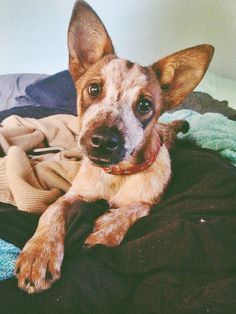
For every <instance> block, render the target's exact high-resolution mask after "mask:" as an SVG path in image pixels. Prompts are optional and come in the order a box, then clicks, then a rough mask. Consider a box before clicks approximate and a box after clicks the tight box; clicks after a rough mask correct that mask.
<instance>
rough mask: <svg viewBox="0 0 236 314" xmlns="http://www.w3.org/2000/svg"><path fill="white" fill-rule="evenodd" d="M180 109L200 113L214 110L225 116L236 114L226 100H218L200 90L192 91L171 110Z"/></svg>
mask: <svg viewBox="0 0 236 314" xmlns="http://www.w3.org/2000/svg"><path fill="white" fill-rule="evenodd" d="M182 109H191V110H194V111H197V112H199V113H201V114H204V113H206V112H216V113H221V114H223V115H224V116H226V117H232V116H233V115H235V114H236V110H234V109H232V108H230V107H229V106H228V101H226V100H223V101H219V100H217V99H214V98H212V97H211V96H210V95H208V94H206V93H202V92H192V93H191V94H189V95H188V96H187V97H186V98H185V100H184V101H183V102H182V104H181V105H180V106H178V107H176V108H175V109H173V110H172V111H178V110H182Z"/></svg>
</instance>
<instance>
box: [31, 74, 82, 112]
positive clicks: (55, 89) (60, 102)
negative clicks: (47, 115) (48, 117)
mask: <svg viewBox="0 0 236 314" xmlns="http://www.w3.org/2000/svg"><path fill="white" fill-rule="evenodd" d="M26 94H27V95H28V96H30V97H31V98H32V99H33V100H34V101H35V102H36V103H38V104H39V105H40V106H42V107H47V108H57V109H62V110H63V111H66V112H67V113H70V114H75V113H76V90H75V86H74V83H73V81H72V78H71V76H70V73H69V71H67V70H66V71H62V72H59V73H56V74H54V75H52V76H49V77H47V78H45V79H43V80H41V81H38V82H36V83H34V84H31V85H29V86H28V87H27V88H26Z"/></svg>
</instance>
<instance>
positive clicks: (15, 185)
mask: <svg viewBox="0 0 236 314" xmlns="http://www.w3.org/2000/svg"><path fill="white" fill-rule="evenodd" d="M2 126H3V127H2V128H1V129H0V145H1V149H2V155H4V154H6V155H7V156H5V157H3V158H1V159H0V201H1V202H4V203H10V204H13V205H16V206H17V207H18V208H19V209H20V210H23V211H28V212H34V213H41V212H43V211H44V210H45V209H46V208H47V207H48V205H50V204H51V203H53V202H55V201H56V199H57V198H58V197H59V196H60V195H61V194H62V193H63V192H66V191H67V190H68V189H69V187H70V186H71V183H72V181H73V179H74V177H75V175H76V173H77V172H78V169H79V166H80V154H79V151H78V150H77V149H76V148H75V147H76V146H77V135H78V129H77V128H78V122H77V118H76V117H74V116H71V115H55V116H51V117H47V118H43V119H39V120H37V119H32V118H21V117H18V116H11V117H9V118H7V119H5V120H4V121H3V123H2ZM48 147H52V149H54V150H56V151H59V153H57V154H55V153H51V152H50V151H49V152H48V151H47V148H48ZM34 149H39V150H40V151H41V153H42V154H41V155H39V156H37V155H36V156H34ZM44 150H45V151H44ZM53 152H54V151H53ZM29 156H30V158H29Z"/></svg>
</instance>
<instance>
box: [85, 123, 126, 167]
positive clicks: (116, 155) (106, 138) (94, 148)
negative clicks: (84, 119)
mask: <svg viewBox="0 0 236 314" xmlns="http://www.w3.org/2000/svg"><path fill="white" fill-rule="evenodd" d="M84 142H85V149H86V152H87V155H88V157H89V159H90V160H91V161H92V162H93V163H94V164H96V165H98V166H101V167H104V166H109V165H114V164H117V163H119V162H120V161H121V160H123V158H124V156H125V148H124V140H123V137H122V135H121V133H120V131H119V130H118V128H116V127H107V126H100V127H98V128H96V129H95V130H94V131H93V132H92V134H91V135H88V136H87V138H85V141H84Z"/></svg>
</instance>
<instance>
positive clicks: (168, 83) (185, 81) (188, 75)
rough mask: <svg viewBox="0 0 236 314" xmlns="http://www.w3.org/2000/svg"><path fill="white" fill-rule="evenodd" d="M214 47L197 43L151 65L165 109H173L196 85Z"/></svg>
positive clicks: (205, 68) (203, 72)
mask: <svg viewBox="0 0 236 314" xmlns="http://www.w3.org/2000/svg"><path fill="white" fill-rule="evenodd" d="M213 53H214V48H213V47H212V46H210V45H199V46H195V47H192V48H188V49H185V50H181V51H179V52H176V53H174V54H172V55H170V56H167V57H165V58H163V59H161V60H159V61H158V62H156V63H154V64H153V65H152V69H153V70H154V71H155V73H156V75H157V78H158V80H159V82H160V84H161V88H162V100H163V104H164V106H165V110H169V109H173V108H174V107H177V106H178V105H180V104H181V103H182V101H183V100H184V98H185V97H186V96H187V95H188V94H189V93H190V92H191V91H192V90H193V89H194V88H195V87H196V86H197V85H198V83H199V82H200V81H201V79H202V78H203V76H204V74H205V72H206V70H207V68H208V66H209V63H210V61H211V59H212V56H213Z"/></svg>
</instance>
